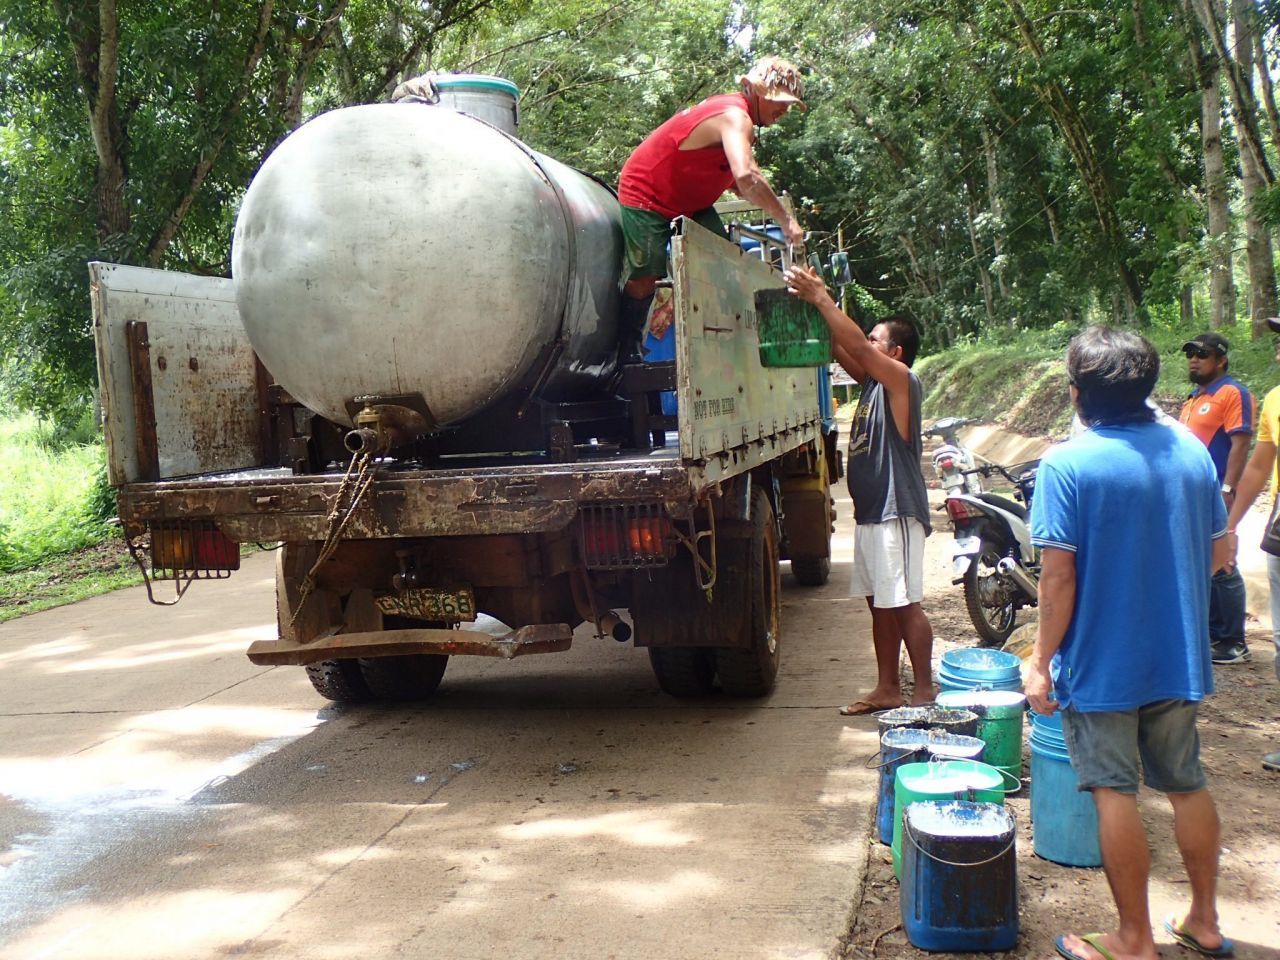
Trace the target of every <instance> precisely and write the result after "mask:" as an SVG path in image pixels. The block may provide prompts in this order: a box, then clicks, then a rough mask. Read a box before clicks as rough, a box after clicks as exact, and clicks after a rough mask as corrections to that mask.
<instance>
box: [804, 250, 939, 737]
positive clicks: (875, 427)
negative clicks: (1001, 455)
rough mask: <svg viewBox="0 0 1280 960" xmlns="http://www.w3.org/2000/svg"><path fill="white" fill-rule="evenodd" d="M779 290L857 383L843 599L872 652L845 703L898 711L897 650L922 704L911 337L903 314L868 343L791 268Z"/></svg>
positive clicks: (924, 676)
mask: <svg viewBox="0 0 1280 960" xmlns="http://www.w3.org/2000/svg"><path fill="white" fill-rule="evenodd" d="M784 277H785V279H786V281H787V288H788V289H789V290H790V291H791V292H792V293H794V294H795V295H796V296H798V297H800V298H801V299H802V300H807V301H808V302H809V303H812V304H813V305H814V306H815V307H817V308H818V311H819V312H820V313H821V314H822V317H823V319H824V320H826V321H827V326H828V327H830V328H831V338H832V341H833V344H834V347H835V356H836V360H837V361H839V363H840V366H842V367H844V368H845V370H847V371H848V372H849V375H850V376H851V377H853V379H855V380H857V381H858V383H860V384H861V385H862V399H861V400H860V401H859V402H858V409H857V411H856V412H855V413H854V417H853V423H852V425H851V427H850V434H849V470H848V474H849V493H850V494H851V495H852V496H853V512H854V517H855V519H856V520H857V523H858V526H857V530H856V531H855V532H854V551H853V582H852V584H851V585H850V588H849V589H850V593H851V594H852V595H853V596H862V597H866V598H867V606H868V607H870V608H871V634H872V640H873V641H874V643H875V649H876V672H877V675H878V676H877V680H876V685H875V689H873V690H872V691H871V692H870V693H867V694H864V695H863V696H862V697H860V698H859V699H857V700H855V701H854V702H853V703H851V704H849V705H848V706H844V707H841V708H840V712H841V713H842V714H843V715H844V716H847V717H848V716H861V715H862V714H867V713H873V712H875V711H877V710H883V709H886V708H888V707H898V706H902V704H903V697H902V684H901V681H900V679H899V667H898V663H899V657H900V654H901V650H902V647H903V645H904V644H905V645H906V648H907V656H908V657H909V658H910V660H911V670H912V673H913V674H914V676H915V686H914V689H913V692H912V696H911V702H912V703H930V702H931V701H932V700H933V698H934V696H935V693H936V691H935V690H934V686H933V669H932V659H933V628H932V627H931V626H930V625H929V618H928V617H926V616H925V613H924V610H923V608H922V607H921V606H920V603H921V601H922V600H923V599H924V539H925V537H927V536H928V535H929V532H930V522H929V498H928V494H927V493H926V491H925V484H924V474H923V473H922V472H921V470H920V456H921V453H922V451H923V444H922V441H921V439H920V406H921V402H922V400H923V396H924V391H923V389H922V388H921V386H920V378H919V377H917V376H916V375H915V374H914V373H912V372H911V364H912V363H913V362H914V361H915V358H916V352H917V351H918V350H919V348H920V335H919V333H918V332H917V331H916V328H915V324H914V323H912V321H911V320H910V319H909V318H908V317H905V316H902V315H895V316H891V317H886V318H885V319H884V320H882V321H880V322H879V323H877V324H876V326H875V328H874V329H872V331H871V335H870V336H868V335H866V334H864V333H863V332H862V329H861V328H860V327H859V326H858V325H857V324H856V323H854V322H853V320H851V319H850V318H849V317H848V316H846V315H845V313H844V311H842V310H841V309H840V308H839V307H838V306H836V303H835V301H834V300H832V299H831V295H830V294H829V293H828V292H827V288H826V285H825V284H824V283H823V282H822V278H821V277H819V276H818V274H817V273H815V272H814V271H812V270H810V269H808V268H807V267H802V266H795V267H792V268H791V269H790V270H788V271H787V272H786V273H785V274H784Z"/></svg>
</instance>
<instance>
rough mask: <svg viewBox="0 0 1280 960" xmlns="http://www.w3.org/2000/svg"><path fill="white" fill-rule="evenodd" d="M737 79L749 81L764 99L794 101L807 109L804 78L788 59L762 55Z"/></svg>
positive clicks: (801, 107)
mask: <svg viewBox="0 0 1280 960" xmlns="http://www.w3.org/2000/svg"><path fill="white" fill-rule="evenodd" d="M738 79H739V81H746V82H749V83H750V84H751V85H752V86H754V87H755V88H756V92H757V93H759V95H760V96H762V97H764V98H765V99H766V100H778V101H781V102H783V103H794V104H795V105H796V106H797V107H799V108H800V109H801V110H807V109H808V108H807V107H806V106H805V105H804V80H803V78H802V77H801V76H800V69H799V68H798V67H797V66H796V65H795V64H794V63H792V62H791V61H789V60H783V59H782V58H781V57H762V58H761V59H760V60H758V61H756V64H755V66H753V67H752V68H751V69H750V70H748V71H747V74H746V75H745V76H743V77H739V78H738Z"/></svg>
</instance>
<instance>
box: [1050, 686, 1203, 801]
mask: <svg viewBox="0 0 1280 960" xmlns="http://www.w3.org/2000/svg"><path fill="white" fill-rule="evenodd" d="M1198 706H1199V704H1198V703H1197V702H1196V701H1194V700H1158V701H1156V702H1155V703H1149V704H1147V705H1146V706H1145V707H1139V708H1138V709H1136V710H1125V711H1116V712H1110V711H1108V712H1103V713H1081V712H1080V711H1079V710H1075V709H1073V708H1071V707H1068V708H1067V709H1066V710H1064V711H1063V712H1062V735H1063V738H1064V739H1065V740H1066V741H1067V753H1069V754H1070V755H1071V768H1072V769H1073V770H1074V771H1075V774H1076V779H1077V780H1078V781H1079V784H1080V786H1079V788H1080V789H1081V790H1092V789H1094V788H1095V787H1106V788H1107V789H1110V790H1115V791H1116V792H1117V793H1129V794H1134V793H1137V792H1138V764H1139V760H1141V764H1142V779H1143V780H1144V781H1146V784H1147V786H1148V787H1150V788H1151V789H1152V790H1159V791H1160V792H1161V793H1195V792H1196V791H1197V790H1203V789H1204V788H1205V787H1206V786H1207V781H1206V780H1205V776H1204V768H1203V767H1202V766H1200V734H1199V733H1197V732H1196V708H1197V707H1198Z"/></svg>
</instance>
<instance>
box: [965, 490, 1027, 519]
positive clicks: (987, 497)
mask: <svg viewBox="0 0 1280 960" xmlns="http://www.w3.org/2000/svg"><path fill="white" fill-rule="evenodd" d="M977 497H978V499H979V500H981V501H982V502H983V503H989V504H991V505H992V506H993V507H999V508H1000V509H1001V510H1008V511H1009V512H1010V513H1012V514H1013V515H1014V516H1015V517H1017V518H1018V519H1019V520H1026V519H1027V508H1026V507H1024V506H1023V505H1022V504H1020V503H1018V502H1017V501H1016V500H1010V499H1009V498H1008V497H1002V496H1000V495H999V494H998V493H979V494H977Z"/></svg>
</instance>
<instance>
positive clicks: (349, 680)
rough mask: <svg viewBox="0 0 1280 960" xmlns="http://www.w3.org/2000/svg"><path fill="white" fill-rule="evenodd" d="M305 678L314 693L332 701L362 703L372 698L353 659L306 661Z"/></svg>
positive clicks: (358, 666)
mask: <svg viewBox="0 0 1280 960" xmlns="http://www.w3.org/2000/svg"><path fill="white" fill-rule="evenodd" d="M306 670H307V679H308V680H310V681H311V686H313V687H315V690H316V693H318V694H320V696H322V697H324V698H325V699H326V700H332V701H333V702H334V703H364V702H365V701H367V700H371V699H372V698H373V694H372V693H370V691H369V688H368V686H367V685H366V684H365V682H364V676H363V675H362V674H361V672H360V665H359V664H358V663H356V662H355V661H354V660H321V661H320V662H318V663H308V664H307V666H306Z"/></svg>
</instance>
